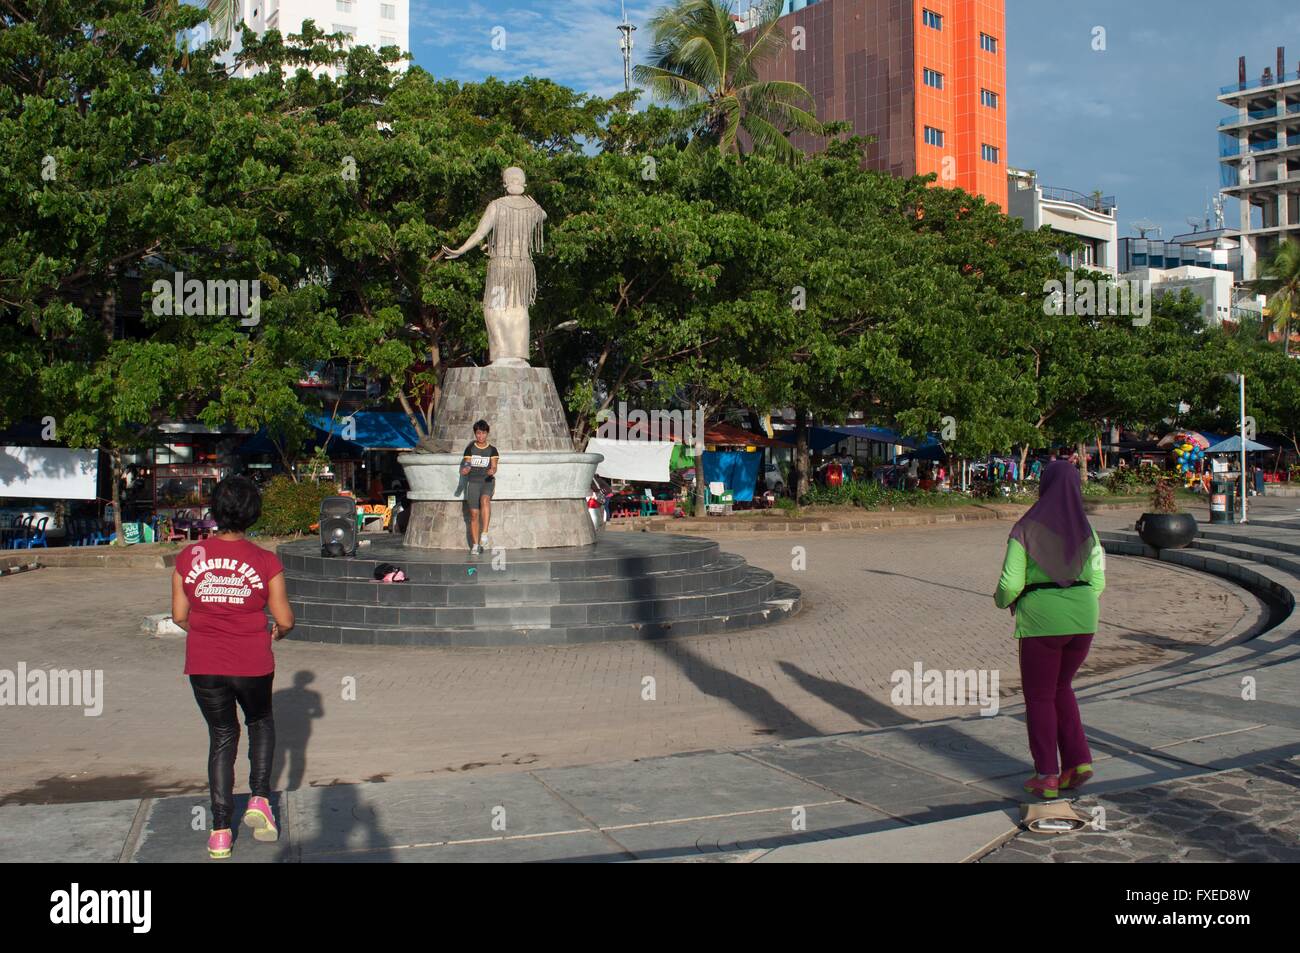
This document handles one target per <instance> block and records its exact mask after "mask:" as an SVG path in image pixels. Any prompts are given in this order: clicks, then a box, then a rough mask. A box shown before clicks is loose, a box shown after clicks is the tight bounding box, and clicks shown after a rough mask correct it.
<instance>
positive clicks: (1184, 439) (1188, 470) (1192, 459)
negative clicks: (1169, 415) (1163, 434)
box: [1171, 433, 1205, 487]
mask: <svg viewBox="0 0 1300 953" xmlns="http://www.w3.org/2000/svg"><path fill="white" fill-rule="evenodd" d="M1171 452H1172V453H1173V457H1174V469H1175V471H1177V472H1180V473H1182V475H1183V482H1184V483H1185V484H1186V485H1187V486H1188V487H1191V486H1192V485H1194V484H1195V483H1196V481H1197V476H1196V465H1197V464H1198V463H1200V462H1201V461H1202V460H1204V459H1205V448H1203V447H1198V446H1197V445H1196V444H1194V443H1193V442H1192V438H1191V437H1190V436H1188V435H1187V434H1185V433H1180V434H1178V436H1177V437H1175V438H1174V449H1173V450H1172V451H1171Z"/></svg>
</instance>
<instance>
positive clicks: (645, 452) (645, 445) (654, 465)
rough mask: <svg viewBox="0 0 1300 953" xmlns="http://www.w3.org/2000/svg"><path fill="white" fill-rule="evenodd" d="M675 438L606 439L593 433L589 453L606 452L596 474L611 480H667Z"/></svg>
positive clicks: (665, 481)
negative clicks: (594, 435)
mask: <svg viewBox="0 0 1300 953" xmlns="http://www.w3.org/2000/svg"><path fill="white" fill-rule="evenodd" d="M675 446H676V444H675V443H673V442H672V441H671V440H605V439H603V438H601V437H592V438H591V439H590V440H588V441H587V452H588V453H603V454H604V455H605V459H604V460H602V461H601V462H600V466H598V467H596V475H597V476H602V477H605V478H606V479H607V480H636V481H637V482H640V483H667V482H668V461H669V460H671V459H672V456H673V447H675Z"/></svg>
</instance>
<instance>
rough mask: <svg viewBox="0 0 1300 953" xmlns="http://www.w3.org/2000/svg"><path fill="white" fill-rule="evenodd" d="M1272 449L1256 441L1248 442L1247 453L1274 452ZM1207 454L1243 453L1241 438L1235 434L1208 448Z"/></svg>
mask: <svg viewBox="0 0 1300 953" xmlns="http://www.w3.org/2000/svg"><path fill="white" fill-rule="evenodd" d="M1272 449H1273V448H1272V447H1266V446H1264V445H1263V444H1262V443H1256V442H1255V441H1254V440H1247V441H1246V452H1247V453H1255V452H1257V451H1260V450H1272ZM1205 452H1206V453H1241V436H1240V434H1234V435H1233V436H1231V437H1229V438H1228V439H1226V440H1220V441H1219V442H1218V443H1216V444H1214V445H1213V446H1210V447H1207V448H1206V450H1205Z"/></svg>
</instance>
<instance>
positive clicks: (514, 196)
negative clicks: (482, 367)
mask: <svg viewBox="0 0 1300 953" xmlns="http://www.w3.org/2000/svg"><path fill="white" fill-rule="evenodd" d="M501 179H502V181H503V182H504V183H505V187H506V194H505V195H503V196H502V197H501V198H499V199H495V200H494V201H493V202H492V203H491V204H489V205H488V207H487V211H485V212H484V213H483V218H482V219H481V220H480V221H479V223H478V228H476V229H474V234H473V235H471V236H470V237H469V238H468V239H467V240H466V241H465V244H463V245H461V246H460V247H459V248H456V249H451V248H447V247H446V246H444V247H443V249H442V253H441V257H444V258H459V257H460V256H461V255H463V254H465V252H467V251H469V250H470V249H471V248H473V247H474V246H475V245H477V244H478V243H479V242H481V241H482V240H483V239H484V238H486V237H487V236H488V234H489V233H490V234H491V236H492V237H491V239H489V241H488V245H487V253H488V256H489V261H488V273H487V285H486V287H485V288H484V289H483V317H484V319H485V320H486V321H487V331H488V351H489V353H490V354H491V356H492V363H493V364H494V365H504V366H507V367H528V366H529V365H528V309H529V307H531V306H532V304H533V302H534V301H535V300H536V299H537V272H536V271H535V270H534V269H533V256H532V253H533V252H536V251H541V250H542V222H544V221H546V212H545V211H543V210H542V207H541V206H540V205H538V204H537V203H536V202H535V201H533V199H532V197H531V196H528V195H525V194H524V187H525V185H526V180H525V178H524V170H523V169H520V168H516V167H514V166H511V167H510V168H509V169H506V170H505V172H503V173H502V175H501Z"/></svg>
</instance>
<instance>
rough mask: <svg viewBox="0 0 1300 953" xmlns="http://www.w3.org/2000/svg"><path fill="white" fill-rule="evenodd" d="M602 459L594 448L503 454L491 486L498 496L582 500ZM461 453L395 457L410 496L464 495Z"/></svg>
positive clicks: (417, 498) (426, 498) (446, 498)
mask: <svg viewBox="0 0 1300 953" xmlns="http://www.w3.org/2000/svg"><path fill="white" fill-rule="evenodd" d="M603 459H605V458H604V457H603V456H602V455H601V454H599V453H559V452H534V453H503V454H501V460H500V465H499V466H498V467H497V475H496V491H495V492H494V494H493V496H492V499H493V501H494V502H496V501H500V500H582V499H586V497H587V494H588V493H590V492H591V481H592V478H593V477H594V476H595V475H596V467H597V466H598V465H599V464H600V461H601V460H603ZM463 460H464V458H463V457H462V456H461V455H460V454H458V453H408V454H403V455H402V457H401V458H399V462H400V463H401V465H402V469H403V470H404V471H405V472H406V483H407V486H408V487H409V488H410V489H409V491H408V492H407V498H408V499H410V500H415V501H433V500H441V501H452V500H463V499H464V498H465V477H462V476H461V475H460V467H461V462H462V461H463Z"/></svg>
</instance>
